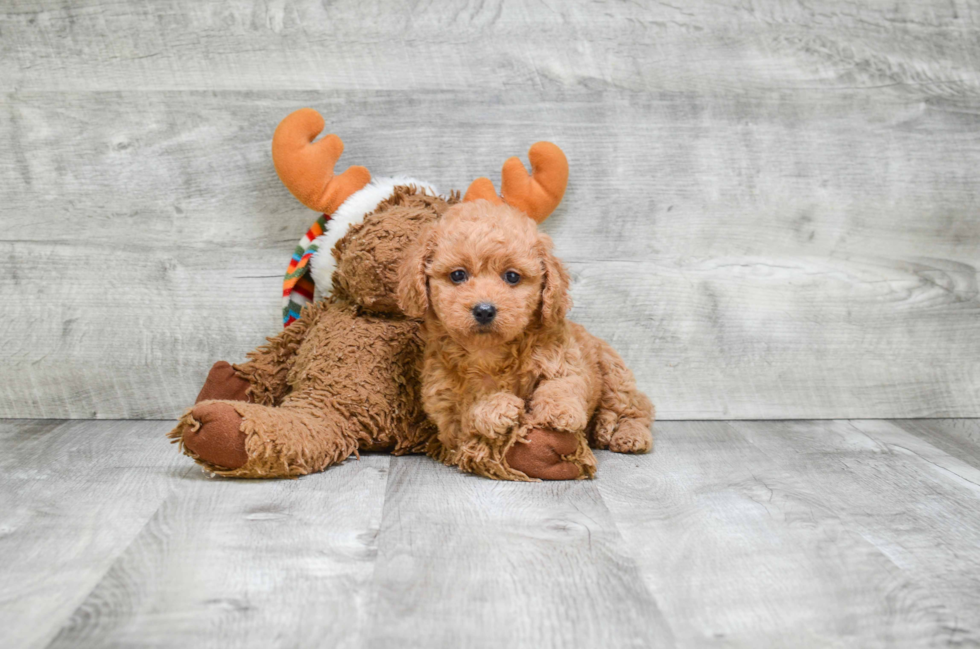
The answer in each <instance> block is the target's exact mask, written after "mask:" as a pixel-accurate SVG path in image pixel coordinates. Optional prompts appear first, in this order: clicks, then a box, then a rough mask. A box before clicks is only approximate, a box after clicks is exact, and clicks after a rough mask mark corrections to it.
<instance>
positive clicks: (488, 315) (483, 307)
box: [473, 302, 497, 325]
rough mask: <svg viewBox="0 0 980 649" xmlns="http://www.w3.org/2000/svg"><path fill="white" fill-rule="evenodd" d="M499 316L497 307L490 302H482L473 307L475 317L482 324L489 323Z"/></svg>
mask: <svg viewBox="0 0 980 649" xmlns="http://www.w3.org/2000/svg"><path fill="white" fill-rule="evenodd" d="M496 317H497V307H495V306H494V305H492V304H490V303H489V302H480V303H479V304H477V305H476V306H475V307H473V318H474V319H475V320H476V321H477V322H479V323H480V324H481V325H488V324H490V323H491V322H493V319H494V318H496Z"/></svg>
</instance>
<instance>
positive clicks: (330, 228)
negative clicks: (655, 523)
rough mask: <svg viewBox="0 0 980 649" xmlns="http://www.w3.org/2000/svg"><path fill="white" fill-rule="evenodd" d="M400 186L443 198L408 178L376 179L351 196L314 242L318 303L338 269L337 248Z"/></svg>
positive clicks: (313, 274) (312, 267)
mask: <svg viewBox="0 0 980 649" xmlns="http://www.w3.org/2000/svg"><path fill="white" fill-rule="evenodd" d="M398 185H415V186H416V187H418V188H419V190H420V191H424V192H425V193H426V194H432V195H433V196H439V190H437V189H436V188H435V187H434V186H432V185H430V184H429V183H426V182H422V181H421V180H417V179H415V178H410V177H408V176H393V177H390V178H389V177H387V176H381V177H379V178H374V179H372V180H371V183H370V184H369V185H367V186H366V187H364V189H360V190H358V191H356V192H354V193H353V194H351V195H350V196H348V197H347V200H346V201H344V202H343V203H341V205H340V207H338V208H337V211H336V212H334V213H333V217H332V218H331V219H330V220H329V221H327V231H326V232H324V233H323V234H321V235H320V236H318V237H317V238H316V239H315V240H314V243H315V244H317V251H316V252H315V253H314V254H313V257H312V258H311V259H310V277H312V278H313V283H314V284H316V299H319V298H320V296H321V295H322V294H323V293H325V292H327V291H329V290H330V285H331V277H332V276H333V271H334V267H335V266H336V262H335V261H334V258H333V247H334V245H335V244H336V243H337V242H338V241H340V240H341V239H342V238H343V236H344V235H345V234H347V229H348V228H349V227H350V226H352V225H354V224H355V223H360V222H361V221H363V220H364V217H365V216H367V215H368V214H370V213H371V212H373V211H374V210H376V209H378V205H380V204H381V202H382V201H384V200H385V199H386V198H388V197H389V196H391V195H392V194H393V193H394V190H395V187H397V186H398Z"/></svg>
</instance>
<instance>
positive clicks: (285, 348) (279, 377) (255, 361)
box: [198, 302, 325, 406]
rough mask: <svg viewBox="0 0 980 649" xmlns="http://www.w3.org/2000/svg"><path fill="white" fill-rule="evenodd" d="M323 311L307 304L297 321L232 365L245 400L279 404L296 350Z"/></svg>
mask: <svg viewBox="0 0 980 649" xmlns="http://www.w3.org/2000/svg"><path fill="white" fill-rule="evenodd" d="M323 308H325V306H324V303H322V302H318V303H315V304H307V305H306V307H304V308H303V312H302V313H301V314H300V317H299V319H298V320H296V321H295V322H293V324H291V325H289V326H288V327H286V328H285V329H283V330H282V331H280V332H279V333H278V334H276V335H275V336H272V337H270V338H267V339H266V340H267V342H266V344H264V345H262V346H260V347H259V348H257V349H255V350H253V351H251V352H249V353H248V354H247V355H246V356H247V358H248V360H247V361H246V362H244V363H241V364H238V365H235V366H234V369H235V372H236V375H237V376H239V377H241V378H242V379H244V380H245V381H247V382H248V383H249V387H248V396H249V397H250V398H249V399H248V400H249V401H251V402H252V403H260V404H263V405H266V406H275V405H279V404H280V403H281V402H282V400H283V399H284V398H285V396H286V395H287V394H288V393H289V384H288V382H287V378H288V376H289V372H290V370H291V369H292V368H293V362H294V361H295V360H296V351H297V350H298V349H299V346H300V344H301V343H302V342H303V339H304V338H305V337H306V333H307V332H308V331H309V330H310V327H312V326H313V325H314V324H316V321H317V319H318V318H319V317H320V313H321V311H322V310H323ZM212 398H217V399H226V398H228V397H212ZM198 400H199V401H200V400H201V399H198ZM233 400H237V399H233Z"/></svg>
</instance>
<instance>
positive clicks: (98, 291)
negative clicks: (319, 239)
mask: <svg viewBox="0 0 980 649" xmlns="http://www.w3.org/2000/svg"><path fill="white" fill-rule="evenodd" d="M978 21H980V4H978V3H977V2H954V3H950V4H943V5H942V6H939V5H936V4H933V3H930V4H925V3H923V4H920V3H904V4H900V5H895V4H893V3H886V2H872V3H853V2H845V1H843V0H841V1H833V0H825V1H823V2H817V3H802V4H801V3H790V2H782V1H773V2H770V3H748V4H745V3H739V4H737V5H734V6H729V5H725V4H721V3H715V2H708V1H703V2H690V3H685V4H684V6H683V7H680V6H677V7H672V6H670V5H668V4H663V3H633V4H608V3H603V2H589V1H586V0H577V1H575V2H563V3H533V2H513V3H506V4H505V3H495V2H486V3H463V2H460V3H448V4H446V3H438V4H431V5H428V4H422V5H419V4H417V3H414V4H413V3H410V4H403V5H391V4H390V3H385V4H384V7H383V8H382V7H381V5H374V4H372V3H364V2H358V3H349V2H338V3H329V4H327V5H323V4H321V3H318V2H312V1H311V2H285V3H259V2H251V1H248V0H243V1H242V2H236V3H224V2H222V3H210V2H191V0H170V1H169V2H167V3H164V4H159V3H143V4H132V3H115V4H113V3H108V2H105V1H104V0H89V1H87V2H78V3H70V5H66V4H64V3H60V2H58V3H55V2H47V1H45V0H30V1H20V2H15V3H12V4H11V3H8V4H7V5H5V6H4V8H0V34H3V38H2V39H0V81H2V82H3V83H2V84H0V86H2V90H3V94H2V95H0V150H2V151H3V153H2V154H0V192H2V200H0V303H3V304H4V309H5V317H3V318H0V344H2V345H3V349H4V353H3V354H0V383H2V384H3V385H4V386H5V389H4V390H2V391H0V416H8V417H10V416H24V417H26V416H48V417H106V418H109V417H174V416H176V415H178V414H179V413H180V412H181V411H182V410H183V408H184V407H186V405H188V404H189V403H190V401H191V400H192V399H193V397H194V395H195V394H196V391H197V389H198V388H199V386H200V383H201V381H202V380H203V378H204V374H205V372H206V370H207V368H208V367H209V366H210V364H211V363H213V362H214V361H215V360H218V359H222V358H223V359H227V360H232V361H235V360H239V359H241V358H242V356H243V354H244V353H245V352H246V351H248V350H249V349H251V348H253V347H254V346H256V345H257V344H259V343H260V342H261V341H262V339H263V338H264V336H266V335H269V334H272V333H274V332H275V331H276V329H277V328H278V306H279V304H278V293H279V287H280V279H281V275H282V272H283V270H284V267H285V262H286V261H287V260H288V256H289V254H290V253H291V251H292V247H293V245H294V244H295V241H296V240H297V239H298V238H299V237H300V236H301V235H302V233H303V232H304V231H305V229H306V228H307V227H308V225H309V223H310V222H311V221H312V220H313V217H314V216H315V215H313V214H312V213H310V212H309V211H307V210H305V209H304V208H302V207H300V206H298V205H297V204H296V203H295V201H294V200H293V199H292V198H291V197H290V196H289V194H288V193H287V192H286V191H285V190H284V189H283V188H282V187H281V186H280V185H279V183H278V180H277V179H276V177H275V173H274V171H273V170H272V166H271V163H270V160H269V154H268V149H269V138H270V136H271V133H272V130H273V129H274V127H275V124H276V123H277V122H278V120H279V119H281V118H282V117H283V116H284V115H286V114H287V113H288V112H289V111H291V110H293V109H295V108H297V107H299V106H303V105H311V106H314V107H316V108H317V109H319V110H320V111H321V112H323V114H324V115H325V116H326V118H327V121H328V123H329V125H330V128H331V129H332V130H335V131H336V132H338V133H339V134H341V135H342V136H343V137H344V139H345V142H346V144H347V151H346V153H345V157H344V159H343V160H342V162H341V166H343V165H346V164H365V165H366V166H367V167H368V168H369V169H371V170H372V171H373V172H374V173H375V174H387V173H395V172H411V173H413V174H415V175H418V176H419V177H422V178H427V179H430V180H432V181H433V182H435V183H436V184H437V185H438V186H440V187H443V188H446V189H448V188H461V187H465V186H466V184H467V183H468V182H469V181H470V180H472V179H473V178H474V177H476V176H479V175H485V174H487V175H490V177H491V178H495V179H496V178H497V177H498V175H499V172H498V171H497V170H499V168H500V164H501V162H502V161H503V160H504V159H505V158H506V157H507V156H509V155H513V154H522V153H524V152H525V151H526V150H527V147H528V145H529V144H530V143H531V142H533V141H535V140H538V139H551V140H553V141H555V142H557V143H558V144H560V145H561V146H562V147H563V148H564V150H565V151H566V153H567V154H568V157H569V160H570V161H571V168H572V174H571V181H570V187H569V191H568V193H567V195H566V198H565V201H564V203H563V205H562V207H560V208H559V210H558V212H557V213H556V214H555V215H554V216H553V217H552V218H551V219H550V220H549V222H548V223H547V224H546V225H545V229H546V230H547V231H548V232H549V233H550V234H551V235H552V236H553V237H554V238H555V241H556V244H557V249H558V252H559V254H560V255H561V256H562V257H564V259H565V260H566V261H567V262H568V265H569V267H570V269H571V270H572V273H573V289H572V292H573V297H574V298H575V301H576V303H577V306H576V308H575V310H574V311H573V312H572V317H573V318H574V319H576V320H578V321H580V322H582V323H583V324H585V325H586V326H588V327H589V328H590V329H591V330H592V331H593V332H595V333H596V334H598V335H601V336H603V337H605V338H607V339H609V340H610V341H611V342H612V343H613V344H614V345H615V346H616V347H617V349H619V350H620V352H621V353H622V354H623V356H624V357H625V358H626V359H627V361H628V362H629V363H630V364H631V365H632V366H633V368H634V369H635V371H636V374H637V377H638V380H639V382H640V384H641V386H642V387H643V388H644V389H645V390H646V391H647V392H648V393H649V394H650V395H651V397H652V398H653V400H654V402H655V403H656V404H657V405H658V413H659V416H660V417H661V418H662V419H691V418H721V419H724V418H733V419H744V418H801V417H808V418H825V417H827V418H833V417H941V416H978V415H980V369H978V368H980V317H978V316H980V297H978V296H980V292H978V288H977V275H976V268H977V266H978V264H980V218H978V217H977V211H976V205H977V202H978V197H980V178H978V176H977V175H976V174H975V173H974V170H975V169H977V168H980V128H978V127H980V77H978V72H977V70H978V65H977V64H978V60H977V59H978V54H977V52H980V47H977V46H978V36H977V34H978V33H980V31H978V29H977V22H978ZM419 34H423V35H424V36H419Z"/></svg>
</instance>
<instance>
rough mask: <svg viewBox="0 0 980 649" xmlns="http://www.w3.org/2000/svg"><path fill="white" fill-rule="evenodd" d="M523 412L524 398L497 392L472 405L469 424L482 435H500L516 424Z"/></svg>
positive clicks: (492, 436)
mask: <svg viewBox="0 0 980 649" xmlns="http://www.w3.org/2000/svg"><path fill="white" fill-rule="evenodd" d="M523 413H524V399H521V398H520V397H518V396H517V395H514V394H510V393H507V392H497V393H496V394H494V395H492V396H490V397H488V398H487V399H484V400H483V401H480V402H479V403H477V404H476V405H474V406H473V409H472V410H471V411H470V425H471V426H472V427H473V430H474V431H476V433H477V434H478V435H482V436H483V437H490V438H496V437H501V436H503V435H506V434H507V432H508V431H510V430H511V429H512V428H514V426H516V425H517V423H518V421H519V420H520V418H521V415H522V414H523Z"/></svg>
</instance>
